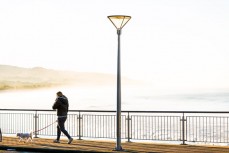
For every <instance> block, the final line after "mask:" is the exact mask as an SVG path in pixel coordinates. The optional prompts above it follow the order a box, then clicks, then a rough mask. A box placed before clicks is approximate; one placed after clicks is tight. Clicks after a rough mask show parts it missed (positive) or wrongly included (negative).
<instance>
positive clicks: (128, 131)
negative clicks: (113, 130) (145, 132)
mask: <svg viewBox="0 0 229 153" xmlns="http://www.w3.org/2000/svg"><path fill="white" fill-rule="evenodd" d="M130 120H131V118H130V112H128V115H127V141H128V142H130V139H131V137H130Z"/></svg>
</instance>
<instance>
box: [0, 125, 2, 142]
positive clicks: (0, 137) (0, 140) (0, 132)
mask: <svg viewBox="0 0 229 153" xmlns="http://www.w3.org/2000/svg"><path fill="white" fill-rule="evenodd" d="M0 142H2V131H1V128H0Z"/></svg>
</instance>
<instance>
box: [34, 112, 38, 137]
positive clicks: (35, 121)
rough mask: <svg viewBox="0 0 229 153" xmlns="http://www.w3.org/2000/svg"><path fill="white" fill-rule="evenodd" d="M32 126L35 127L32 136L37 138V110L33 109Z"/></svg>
mask: <svg viewBox="0 0 229 153" xmlns="http://www.w3.org/2000/svg"><path fill="white" fill-rule="evenodd" d="M34 118H35V119H34V127H35V132H34V138H38V136H37V130H38V115H37V111H35V116H34Z"/></svg>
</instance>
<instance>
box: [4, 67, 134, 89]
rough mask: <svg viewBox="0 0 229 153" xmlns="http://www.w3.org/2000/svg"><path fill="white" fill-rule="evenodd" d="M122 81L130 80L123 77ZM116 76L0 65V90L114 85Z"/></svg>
mask: <svg viewBox="0 0 229 153" xmlns="http://www.w3.org/2000/svg"><path fill="white" fill-rule="evenodd" d="M122 81H123V83H124V82H128V83H130V82H132V81H131V80H129V79H126V78H123V79H122ZM115 83H116V76H115V75H112V74H103V73H89V72H88V73H87V72H71V71H58V70H51V69H45V68H42V67H34V68H22V67H16V66H9V65H0V90H6V89H26V88H40V87H52V86H59V85H70V84H76V85H83V86H86V85H87V86H88V85H92V86H93V85H108V84H109V85H110V84H112V85H115Z"/></svg>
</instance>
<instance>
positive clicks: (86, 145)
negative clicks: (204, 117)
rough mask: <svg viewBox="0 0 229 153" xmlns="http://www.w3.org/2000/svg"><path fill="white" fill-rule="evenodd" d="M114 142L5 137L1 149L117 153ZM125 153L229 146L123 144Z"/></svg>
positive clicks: (195, 151)
mask: <svg viewBox="0 0 229 153" xmlns="http://www.w3.org/2000/svg"><path fill="white" fill-rule="evenodd" d="M114 147H115V142H114V141H101V140H100V141H99V140H98V141H97V140H96V141H89V140H74V141H73V143H72V144H70V145H69V144H67V140H66V139H63V140H61V143H59V144H56V143H52V139H46V138H35V139H33V142H26V143H24V142H18V139H17V138H16V137H4V138H3V141H2V142H0V149H8V148H10V149H16V150H24V151H40V152H52V153H53V152H58V153H61V152H81V153H82V152H106V153H110V152H117V151H113V149H114ZM122 147H123V148H124V149H125V150H124V151H119V152H120V153H124V152H131V153H229V147H228V146H198V145H172V144H158V143H139V142H123V143H122Z"/></svg>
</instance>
